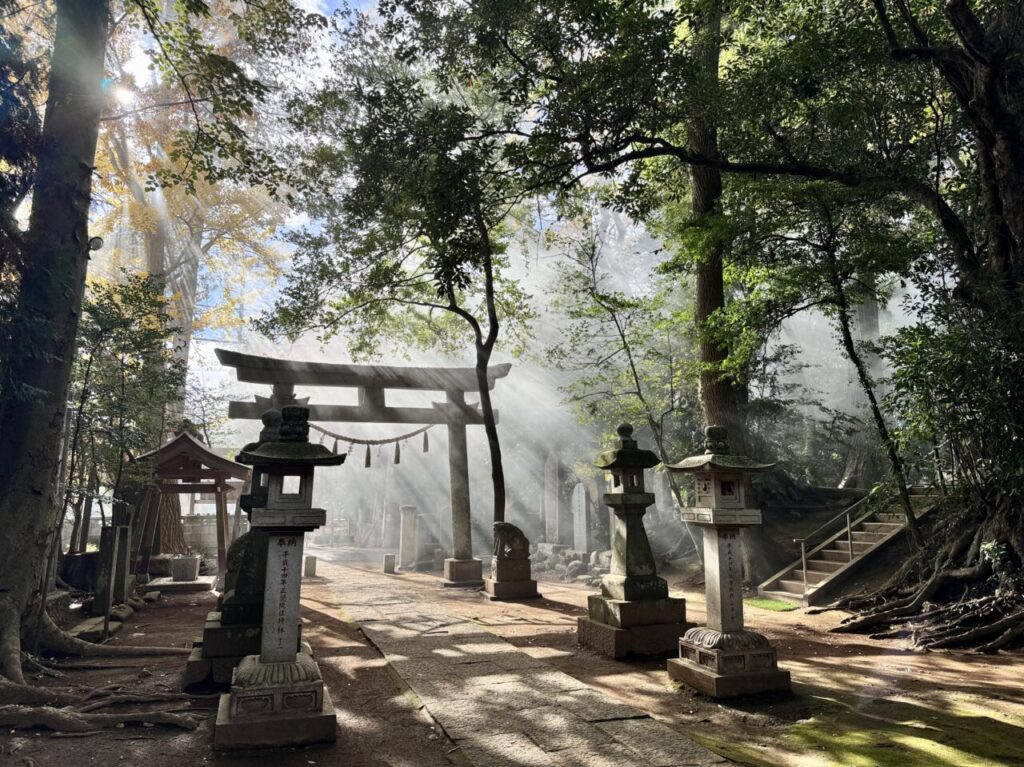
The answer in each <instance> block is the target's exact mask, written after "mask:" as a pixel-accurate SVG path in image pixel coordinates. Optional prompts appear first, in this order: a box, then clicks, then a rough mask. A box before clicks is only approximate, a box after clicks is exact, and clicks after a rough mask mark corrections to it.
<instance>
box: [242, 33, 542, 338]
mask: <svg viewBox="0 0 1024 767" xmlns="http://www.w3.org/2000/svg"><path fill="white" fill-rule="evenodd" d="M336 42H337V48H336V49H335V52H334V53H335V61H336V64H337V69H336V73H335V76H334V77H333V78H332V79H331V80H330V81H329V82H328V83H327V84H326V86H325V87H324V88H323V89H321V90H320V91H319V92H318V93H317V97H316V99H315V100H313V101H312V103H306V102H303V103H296V104H294V105H293V109H292V119H293V123H294V125H295V126H296V127H297V128H298V129H300V130H302V131H303V132H304V135H305V143H306V145H307V147H308V149H307V150H306V152H305V153H304V158H303V162H304V163H305V168H306V170H307V173H308V174H309V175H310V176H311V177H313V178H314V179H315V182H314V184H312V185H311V188H310V190H309V191H308V192H307V193H306V194H305V195H304V198H303V202H304V205H305V209H306V210H307V212H308V213H309V214H310V216H311V218H312V219H313V220H314V222H315V223H314V224H313V225H311V226H310V227H307V228H306V229H304V230H302V231H298V232H296V233H294V234H293V236H292V237H291V241H292V243H293V244H294V245H295V248H296V251H295V259H294V263H295V267H294V269H293V271H292V274H291V275H290V278H289V281H288V284H287V285H286V286H285V287H284V290H283V294H282V298H281V299H280V300H279V302H278V303H277V306H276V307H275V311H274V313H273V315H272V316H268V317H265V318H264V319H263V320H262V321H260V322H259V323H258V327H259V328H260V329H261V330H264V331H265V332H272V333H285V334H287V335H289V336H292V337H294V336H297V335H298V334H300V333H302V332H304V331H306V330H308V329H316V330H318V331H319V332H320V333H321V336H322V337H324V338H326V337H330V336H332V335H334V334H336V333H338V332H342V331H344V332H345V333H346V334H347V336H348V340H349V343H350V348H351V350H352V352H353V353H354V354H355V355H356V356H358V357H366V356H371V355H373V354H375V353H376V352H377V351H378V349H379V345H380V344H381V342H382V341H384V340H386V341H387V342H388V343H389V344H390V345H393V346H395V347H398V348H401V347H402V346H419V347H439V348H441V349H442V350H445V351H449V352H454V351H456V350H458V349H462V348H464V347H465V346H466V345H467V342H469V343H475V344H476V345H477V347H478V353H479V350H480V349H482V348H484V347H487V348H488V350H489V348H490V346H491V345H493V343H494V340H495V339H496V337H497V331H498V324H499V322H501V323H502V325H503V329H504V331H505V333H504V337H505V338H506V339H508V341H507V347H508V348H509V349H510V350H511V351H519V350H521V348H522V343H523V340H524V338H525V333H526V330H527V327H526V322H527V321H528V320H529V319H530V317H531V316H532V315H531V311H530V309H529V302H528V298H529V297H528V296H527V295H526V294H525V293H523V291H522V289H521V288H520V287H519V285H518V284H517V283H515V282H514V281H512V280H510V279H508V278H507V276H506V271H507V268H508V266H509V262H508V257H507V255H506V254H505V239H506V230H507V228H508V226H510V222H511V218H510V214H511V213H512V211H513V209H514V207H515V205H516V202H517V195H516V191H515V189H514V188H513V187H511V186H510V185H509V184H508V183H507V182H506V181H505V180H504V178H503V175H502V172H501V168H500V167H497V166H496V165H495V163H496V146H495V143H494V142H493V141H489V140H487V139H483V138H478V137H477V134H478V132H479V131H480V125H481V123H480V119H479V116H478V114H479V112H480V111H481V110H484V109H486V103H485V100H484V99H483V97H482V95H481V94H479V93H478V92H476V91H474V90H473V89H472V88H470V89H464V90H463V91H460V92H459V93H457V94H445V93H443V92H442V91H441V90H439V88H438V84H437V83H436V81H434V80H433V79H432V78H431V76H429V75H428V74H423V73H417V72H414V71H412V70H409V69H408V68H406V67H404V66H403V65H402V64H401V63H400V62H399V61H398V59H397V57H396V55H395V52H394V51H393V50H391V49H390V48H389V43H388V41H387V40H386V39H384V38H382V37H381V36H380V35H379V32H378V31H377V30H374V29H373V28H372V27H369V26H367V25H366V23H365V20H361V19H356V20H355V21H354V22H353V23H352V24H351V26H348V27H344V28H339V29H338V30H337V37H336ZM471 137H474V138H473V139H472V140H471ZM488 353H489V352H488Z"/></svg>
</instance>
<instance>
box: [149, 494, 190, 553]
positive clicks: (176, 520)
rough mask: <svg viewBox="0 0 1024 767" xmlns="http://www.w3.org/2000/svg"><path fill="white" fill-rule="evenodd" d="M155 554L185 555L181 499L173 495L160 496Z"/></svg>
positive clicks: (154, 546)
mask: <svg viewBox="0 0 1024 767" xmlns="http://www.w3.org/2000/svg"><path fill="white" fill-rule="evenodd" d="M156 534H157V539H156V543H155V544H154V545H153V553H154V554H184V553H185V550H186V548H187V547H186V545H185V528H184V527H183V526H182V524H181V498H180V497H178V496H177V495H175V494H173V493H163V494H162V495H161V496H160V512H159V517H158V521H157V532H156Z"/></svg>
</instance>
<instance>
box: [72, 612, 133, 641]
mask: <svg viewBox="0 0 1024 767" xmlns="http://www.w3.org/2000/svg"><path fill="white" fill-rule="evenodd" d="M107 628H108V631H107V634H108V635H111V636H112V635H114V634H116V633H117V632H118V631H120V630H121V622H120V621H115V620H112V621H110V622H109V624H108V625H107ZM68 633H69V634H70V635H71V636H73V637H77V638H78V639H81V640H82V641H83V642H99V641H100V640H102V639H103V616H102V615H98V616H96V617H95V618H87V619H86V620H84V621H82V622H81V623H79V624H78V625H76V626H75V627H74V628H73V629H71V631H69V632H68Z"/></svg>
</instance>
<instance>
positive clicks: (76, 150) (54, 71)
mask: <svg viewBox="0 0 1024 767" xmlns="http://www.w3.org/2000/svg"><path fill="white" fill-rule="evenodd" d="M108 23H109V12H108V7H107V0H58V2H57V30H56V35H55V37H54V44H53V56H52V62H51V70H50V80H49V93H48V96H47V102H46V117H45V120H44V123H43V136H42V146H41V147H40V150H39V163H38V169H37V173H36V182H35V187H34V189H33V195H32V211H31V215H30V217H29V228H28V232H27V233H26V236H25V243H26V253H27V254H28V258H26V260H25V269H24V272H23V274H22V280H21V285H20V289H19V294H18V307H17V311H16V316H15V320H14V322H15V331H16V332H15V335H14V337H15V338H18V339H20V340H19V343H18V344H17V346H16V347H15V348H12V349H11V351H10V356H9V358H8V368H7V376H8V380H7V381H6V382H5V385H4V387H3V400H2V401H0V434H3V439H2V440H0V487H3V488H4V492H3V494H2V495H0V529H3V531H4V534H3V535H2V536H0V674H2V675H3V676H6V677H7V678H8V679H10V680H12V681H16V682H22V681H23V677H22V674H21V667H20V663H21V659H20V656H19V651H20V647H21V636H20V634H21V633H22V617H23V616H25V618H27V619H29V620H30V619H31V613H32V611H31V610H30V609H29V607H30V603H31V601H32V599H33V596H34V592H35V589H36V587H37V585H38V583H39V581H40V577H41V575H42V572H41V568H42V567H43V566H44V564H45V562H46V557H47V553H48V552H47V543H48V540H49V535H50V533H51V531H52V530H53V529H54V526H55V522H56V519H55V514H57V512H58V510H59V504H58V502H57V499H56V498H55V497H54V487H53V480H54V477H55V474H56V471H57V466H58V463H59V461H60V451H61V445H60V439H61V431H62V428H63V425H64V410H65V405H66V402H65V400H66V398H67V390H68V383H69V381H70V377H71V364H72V360H73V357H74V353H75V335H76V333H77V331H78V319H79V315H80V313H81V307H82V298H83V294H84V292H85V273H86V266H87V264H88V256H89V233H88V216H89V203H90V200H91V197H92V171H93V161H94V158H95V153H96V141H97V137H98V135H99V124H100V115H101V112H102V109H103V101H102V97H101V92H100V83H101V81H102V79H103V57H104V53H105V50H106V44H107V35H108Z"/></svg>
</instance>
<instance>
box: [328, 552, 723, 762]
mask: <svg viewBox="0 0 1024 767" xmlns="http://www.w3.org/2000/svg"><path fill="white" fill-rule="evenodd" d="M325 564H326V563H325ZM335 568H338V569H339V570H343V571H344V575H341V574H340V573H337V574H336V573H334V572H330V571H331V570H334V569H335ZM322 574H323V575H326V576H327V577H328V578H330V579H331V588H332V591H334V593H335V594H336V595H337V597H338V599H339V601H340V602H341V603H342V604H343V605H344V608H345V610H346V611H347V612H348V613H349V615H350V616H351V617H352V619H353V620H355V621H356V622H357V623H358V624H359V626H360V628H361V629H362V630H363V632H364V633H365V634H366V636H367V637H368V638H369V640H370V641H371V642H372V643H373V644H374V645H376V647H377V648H378V649H379V650H380V651H381V653H383V655H384V656H385V658H386V659H387V661H388V663H389V664H390V666H391V668H392V669H393V670H394V671H395V673H397V674H398V676H400V677H401V679H402V680H403V681H404V683H405V684H407V685H408V686H409V687H410V688H411V689H412V690H413V692H415V693H416V695H417V696H418V697H419V698H420V700H421V701H422V702H423V704H424V707H425V708H426V710H427V711H428V712H429V713H430V715H431V716H432V717H433V718H434V719H435V720H436V721H437V722H438V724H440V726H441V727H442V728H443V729H444V731H445V732H446V733H447V735H448V737H449V738H451V739H452V741H454V742H455V743H456V744H457V745H458V746H459V747H460V750H461V752H462V754H463V756H464V757H465V758H466V759H467V760H468V762H469V763H470V764H472V765H476V767H506V766H507V767H549V766H550V767H570V766H572V767H577V766H578V767H625V766H626V765H644V767H704V765H722V764H728V762H727V761H726V760H725V759H723V758H722V757H719V756H717V755H716V754H714V753H712V752H711V751H708V750H707V749H705V748H704V747H702V746H700V745H698V744H697V743H695V742H694V741H692V740H690V739H689V738H687V737H686V736H684V735H681V734H680V733H678V732H676V731H675V730H673V729H672V728H671V727H669V726H667V725H665V724H663V723H661V722H659V721H656V720H654V719H652V718H651V717H650V716H648V715H647V714H646V713H645V712H643V711H641V710H640V709H637V708H634V707H632V706H627V705H624V704H622V703H619V702H617V701H615V700H612V699H611V698H609V697H608V696H606V695H604V694H602V693H600V692H598V691H597V690H594V689H593V688H591V687H588V686H587V685H585V684H583V683H582V682H579V681H578V680H576V679H574V678H572V677H571V676H569V675H568V674H564V673H562V672H560V671H556V670H554V669H552V668H551V667H549V666H548V665H547V664H545V663H544V662H543V661H541V660H538V659H536V658H533V657H531V656H530V655H527V654H526V653H524V652H522V651H520V650H518V649H517V648H516V647H514V646H513V645H511V644H509V643H508V642H506V641H504V640H503V639H501V638H499V637H497V636H495V635H494V634H491V633H490V632H488V631H486V630H484V629H482V628H481V627H480V626H479V625H477V624H475V623H472V622H471V621H468V620H465V619H464V618H460V617H456V616H454V615H451V614H449V613H446V612H443V611H442V610H441V609H440V608H438V607H437V606H436V605H424V604H423V603H422V602H420V601H417V600H416V597H415V594H414V593H412V591H411V590H410V589H408V588H407V587H405V586H404V585H403V584H402V582H401V579H400V578H395V577H389V576H386V575H383V574H376V573H371V572H367V571H365V570H360V569H356V568H347V567H343V566H338V565H333V566H327V568H325V570H324V571H323V572H322ZM396 737H401V734H400V733H396Z"/></svg>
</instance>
